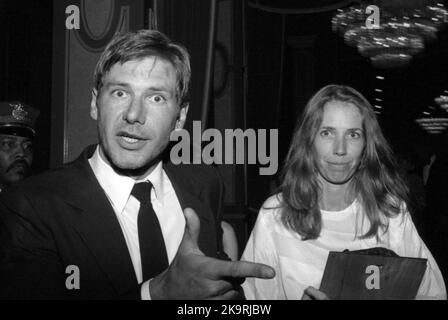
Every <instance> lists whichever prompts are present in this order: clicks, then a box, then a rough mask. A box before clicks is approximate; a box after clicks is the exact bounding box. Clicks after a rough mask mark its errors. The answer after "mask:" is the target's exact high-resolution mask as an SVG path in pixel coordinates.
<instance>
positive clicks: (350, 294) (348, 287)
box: [320, 247, 427, 300]
mask: <svg viewBox="0 0 448 320" xmlns="http://www.w3.org/2000/svg"><path fill="white" fill-rule="evenodd" d="M426 262H427V259H421V258H408V257H400V256H398V255H397V254H396V253H395V252H393V251H392V250H389V249H386V248H381V247H377V248H369V249H364V250H357V251H348V250H344V251H343V252H335V251H331V252H330V253H329V255H328V260H327V264H326V266H325V271H324V275H323V278H322V282H321V286H320V290H321V291H323V292H325V293H326V294H327V295H328V297H329V298H330V299H335V300H391V299H399V300H408V299H415V296H416V295H417V291H418V288H419V286H420V283H421V281H422V279H423V275H424V273H425V270H426Z"/></svg>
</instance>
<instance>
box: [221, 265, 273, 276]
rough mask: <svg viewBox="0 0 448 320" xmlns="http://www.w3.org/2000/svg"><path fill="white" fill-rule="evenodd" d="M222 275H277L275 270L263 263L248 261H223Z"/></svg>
mask: <svg viewBox="0 0 448 320" xmlns="http://www.w3.org/2000/svg"><path fill="white" fill-rule="evenodd" d="M222 262H224V263H225V264H223V265H222V269H221V275H222V276H227V277H233V278H248V277H249V278H250V277H253V278H260V279H272V278H273V277H274V276H275V270H274V269H273V268H272V267H270V266H267V265H265V264H261V263H254V262H247V261H222Z"/></svg>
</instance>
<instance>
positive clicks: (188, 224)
mask: <svg viewBox="0 0 448 320" xmlns="http://www.w3.org/2000/svg"><path fill="white" fill-rule="evenodd" d="M184 216H185V232H184V237H183V239H182V246H183V248H182V249H184V250H194V249H198V248H199V246H198V238H199V230H200V221H199V217H198V215H197V214H196V212H194V210H193V209H191V208H185V210H184Z"/></svg>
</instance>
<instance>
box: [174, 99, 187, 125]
mask: <svg viewBox="0 0 448 320" xmlns="http://www.w3.org/2000/svg"><path fill="white" fill-rule="evenodd" d="M189 107H190V104H188V103H185V104H183V105H182V107H181V108H180V112H179V117H178V119H177V121H176V128H175V129H176V130H180V129H182V128H183V127H184V125H185V121H186V120H187V114H188V108H189Z"/></svg>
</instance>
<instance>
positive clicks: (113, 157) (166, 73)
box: [90, 57, 188, 175]
mask: <svg viewBox="0 0 448 320" xmlns="http://www.w3.org/2000/svg"><path fill="white" fill-rule="evenodd" d="M187 111H188V107H184V108H180V107H179V104H178V101H177V97H176V71H175V69H174V67H173V65H172V64H171V63H169V62H167V61H166V60H163V59H160V58H156V57H148V58H144V59H141V60H132V61H128V62H126V63H124V64H120V63H117V64H115V65H113V66H112V68H111V69H110V71H109V72H108V73H106V74H105V76H104V78H103V87H102V88H101V89H100V92H96V90H94V91H93V94H92V102H91V109H90V115H91V117H92V118H93V119H94V120H97V122H98V133H99V139H100V154H101V156H102V158H103V159H104V160H106V161H107V162H108V163H109V164H111V165H112V166H114V167H115V168H116V169H119V170H134V171H136V172H138V171H141V170H143V172H141V173H139V174H138V175H145V174H147V173H149V172H150V171H152V168H153V167H154V165H155V161H156V160H157V159H158V156H159V155H160V154H161V153H162V152H163V150H164V149H165V147H166V146H167V144H168V143H169V138H170V134H171V132H172V131H173V130H174V129H175V128H176V129H181V128H182V127H183V125H184V123H185V119H186V115H187Z"/></svg>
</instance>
